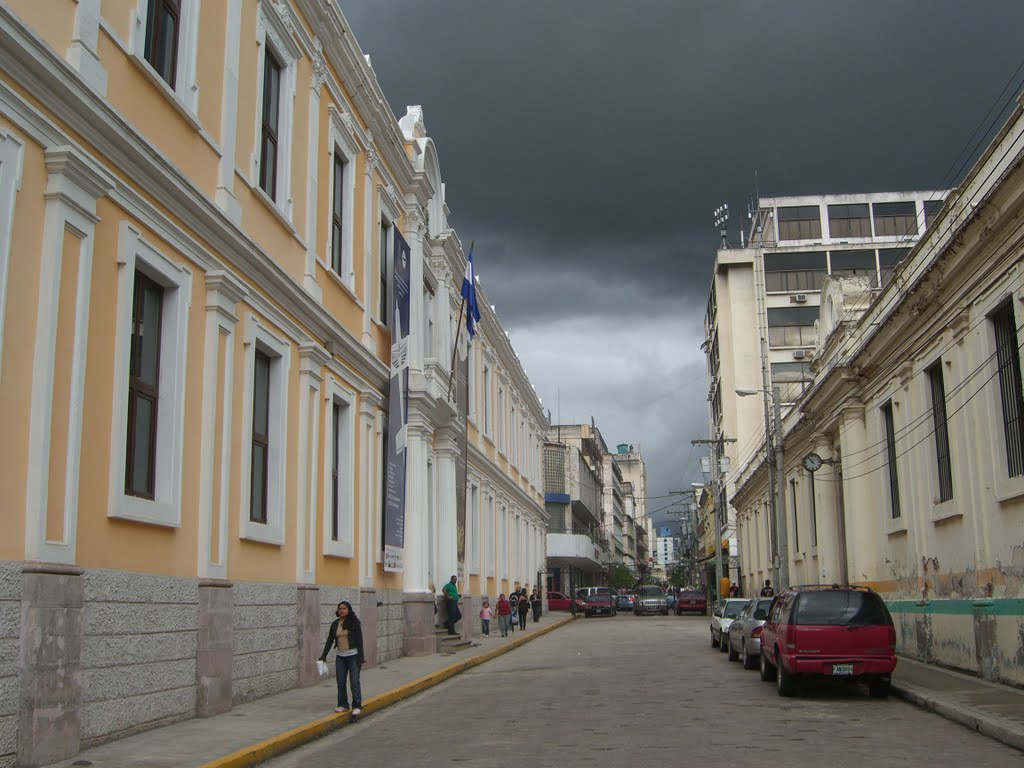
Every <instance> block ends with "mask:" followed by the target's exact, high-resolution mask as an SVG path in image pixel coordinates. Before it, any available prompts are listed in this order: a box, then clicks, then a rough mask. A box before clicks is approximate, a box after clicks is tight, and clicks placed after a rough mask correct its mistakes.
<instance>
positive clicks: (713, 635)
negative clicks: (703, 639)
mask: <svg viewBox="0 0 1024 768" xmlns="http://www.w3.org/2000/svg"><path fill="white" fill-rule="evenodd" d="M711 647H712V648H717V647H718V640H716V639H715V633H714V632H712V633H711Z"/></svg>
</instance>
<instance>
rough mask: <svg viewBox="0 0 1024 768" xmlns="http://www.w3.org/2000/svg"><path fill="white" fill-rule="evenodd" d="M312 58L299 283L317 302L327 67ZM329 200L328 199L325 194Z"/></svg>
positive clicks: (319, 293)
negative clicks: (303, 265)
mask: <svg viewBox="0 0 1024 768" xmlns="http://www.w3.org/2000/svg"><path fill="white" fill-rule="evenodd" d="M317 54H318V55H316V56H314V57H313V77H312V80H311V81H310V89H309V144H308V155H309V167H308V169H307V171H306V176H307V178H308V182H307V194H306V270H305V274H304V275H303V276H302V284H303V286H304V287H305V289H306V290H307V291H308V292H309V295H310V296H312V297H313V298H314V299H315V300H316V301H320V298H321V296H322V295H323V290H322V289H321V287H320V284H319V283H318V282H317V281H316V222H317V213H318V212H319V211H318V201H317V187H318V183H317V170H318V167H319V165H320V158H319V156H320V90H321V89H322V88H323V85H324V82H325V81H326V80H327V67H326V65H325V64H324V60H323V57H322V56H320V55H319V52H317ZM328 199H330V196H329V195H328Z"/></svg>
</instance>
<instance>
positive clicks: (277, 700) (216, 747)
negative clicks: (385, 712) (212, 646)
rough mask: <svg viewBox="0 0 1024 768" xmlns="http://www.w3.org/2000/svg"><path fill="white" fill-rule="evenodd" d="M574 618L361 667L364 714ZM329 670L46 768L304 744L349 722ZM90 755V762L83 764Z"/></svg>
mask: <svg viewBox="0 0 1024 768" xmlns="http://www.w3.org/2000/svg"><path fill="white" fill-rule="evenodd" d="M570 621H572V618H571V617H570V616H569V615H568V614H566V613H554V614H547V613H546V614H544V615H543V616H542V617H541V619H540V622H538V623H536V624H534V623H533V620H532V619H530V620H529V621H528V623H527V629H526V631H525V632H521V631H518V630H517V631H516V632H515V633H513V634H510V635H509V636H508V637H507V638H505V637H501V636H500V635H499V634H498V631H497V622H496V621H494V622H492V623H491V627H492V633H491V636H490V637H474V639H473V646H472V647H470V648H467V649H465V650H462V651H460V652H459V653H456V654H454V655H450V656H446V655H439V654H434V655H432V656H417V657H412V656H403V657H402V658H399V659H393V660H391V661H388V662H385V663H383V664H380V665H378V666H376V667H371V668H369V669H365V670H363V672H362V675H361V683H362V689H363V696H364V698H363V716H364V717H365V716H366V715H369V714H371V713H373V712H376V711H379V710H381V709H383V708H384V707H387V706H389V705H391V704H394V703H395V702H397V701H401V700H402V699H405V698H407V697H409V696H412V695H413V694H415V693H418V692H420V691H422V690H426V689H427V688H430V687H432V686H434V685H437V684H438V683H441V682H443V681H444V680H447V679H448V678H450V677H453V676H454V675H457V674H459V673H460V672H463V671H465V670H467V669H470V668H472V667H474V666H476V665H478V664H482V663H483V662H485V661H487V660H489V659H492V658H494V657H495V656H499V655H501V654H503V653H507V652H508V651H510V650H512V649H513V648H516V647H518V646H520V645H522V644H523V643H526V642H529V641H530V640H532V639H533V638H535V637H540V636H541V635H544V634H547V633H548V632H550V631H552V630H554V629H557V628H558V627H560V626H562V625H564V624H567V623H568V622H570ZM336 688H337V686H336V683H335V681H334V678H333V676H332V677H330V678H327V679H324V680H322V681H321V682H319V683H317V684H316V685H314V686H311V687H309V688H295V689H292V690H290V691H285V692H284V693H279V694H277V695H274V696H267V697H265V698H262V699H257V700H256V701H253V702H250V703H248V704H240V705H238V706H236V707H234V708H232V710H231V711H230V712H225V713H224V714H222V715H217V716H216V717H210V718H203V719H200V718H195V719H192V720H183V721H182V722H179V723H174V724H172V725H167V726H164V727H162V728H154V729H152V730H149V731H143V732H142V733H139V734H136V735H135V736H130V737H128V738H125V739H119V740H117V741H112V742H109V743H107V744H103V745H100V746H98V747H93V748H92V749H87V750H84V751H83V752H80V753H79V754H78V755H76V756H75V757H74V758H71V759H69V760H65V761H63V762H60V763H54V764H53V765H52V766H50V767H49V768H56V767H57V766H59V767H60V768H70V767H71V766H73V765H74V766H81V765H90V764H91V765H92V766H93V768H243V766H252V765H256V764H258V763H261V762H263V761H265V760H268V759H270V758H271V757H274V756H275V755H279V754H282V753H283V752H286V751H288V750H290V749H294V748H295V747H298V746H300V745H301V744H305V743H307V742H309V741H312V740H313V739H316V738H319V737H320V736H323V735H324V734H327V733H330V732H331V731H333V730H335V729H337V728H340V727H342V726H344V725H346V724H347V723H348V722H349V716H348V715H338V714H335V713H334V706H335V703H336V701H335V699H336ZM83 761H88V763H86V762H83Z"/></svg>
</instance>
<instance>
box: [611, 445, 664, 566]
mask: <svg viewBox="0 0 1024 768" xmlns="http://www.w3.org/2000/svg"><path fill="white" fill-rule="evenodd" d="M615 463H616V464H618V465H619V471H621V472H622V477H623V480H624V481H625V482H626V483H628V484H629V486H630V489H631V502H632V510H631V511H628V512H627V516H628V517H630V518H631V520H632V523H631V524H632V527H633V528H634V529H635V532H634V534H633V540H634V541H635V551H633V552H632V553H631V554H632V555H633V559H634V560H635V562H636V564H637V565H636V567H637V569H638V571H639V572H642V571H643V570H644V569H645V568H647V567H649V566H650V563H651V552H650V546H651V542H653V541H654V538H655V537H654V522H653V519H652V517H651V515H650V514H648V511H647V510H648V504H647V465H646V464H645V463H644V458H643V455H642V454H641V452H640V449H639V448H634V446H632V445H630V444H628V443H620V444H619V445H618V446H617V447H616V449H615Z"/></svg>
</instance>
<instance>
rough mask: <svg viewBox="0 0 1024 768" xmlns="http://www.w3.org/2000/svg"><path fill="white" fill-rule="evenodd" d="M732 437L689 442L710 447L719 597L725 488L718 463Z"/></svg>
mask: <svg viewBox="0 0 1024 768" xmlns="http://www.w3.org/2000/svg"><path fill="white" fill-rule="evenodd" d="M735 442H736V438H734V437H718V438H715V439H713V440H691V441H690V443H691V444H692V445H710V446H711V487H712V488H713V489H714V494H715V592H714V593H715V595H717V596H718V597H721V591H722V577H723V573H724V571H723V565H724V563H723V562H722V532H723V530H724V529H725V488H724V487H723V485H724V483H723V482H722V473H721V467H720V466H719V461H720V459H721V456H722V447H723V446H724V445H725V443H735Z"/></svg>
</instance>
